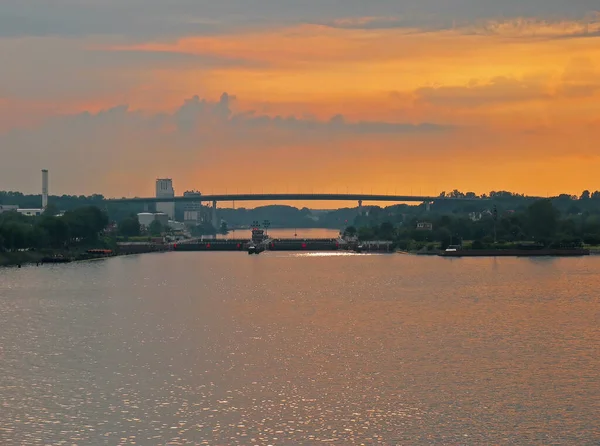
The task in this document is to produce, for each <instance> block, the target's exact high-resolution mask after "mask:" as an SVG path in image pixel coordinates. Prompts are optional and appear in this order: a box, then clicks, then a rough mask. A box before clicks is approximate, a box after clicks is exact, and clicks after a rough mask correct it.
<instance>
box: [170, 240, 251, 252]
mask: <svg viewBox="0 0 600 446" xmlns="http://www.w3.org/2000/svg"><path fill="white" fill-rule="evenodd" d="M247 245H248V240H239V241H238V240H232V241H230V240H227V241H219V240H216V241H210V242H202V243H180V244H176V245H174V246H173V250H174V251H244V250H245V249H246V247H247Z"/></svg>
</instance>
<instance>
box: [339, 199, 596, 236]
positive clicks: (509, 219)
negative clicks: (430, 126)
mask: <svg viewBox="0 0 600 446" xmlns="http://www.w3.org/2000/svg"><path fill="white" fill-rule="evenodd" d="M420 222H421V223H430V224H431V230H429V229H428V227H427V228H426V229H423V228H418V227H417V225H418V223H420ZM357 228H358V229H357ZM348 229H349V230H350V233H357V235H358V237H359V239H361V240H374V239H383V240H393V241H396V242H398V245H399V246H400V247H406V246H413V247H414V246H415V245H417V246H418V247H419V246H424V245H427V244H429V243H437V244H439V245H441V247H442V248H445V247H447V246H448V245H450V244H459V243H461V242H462V241H465V240H468V241H471V242H473V243H474V244H475V245H476V246H490V245H492V244H494V243H495V242H496V243H497V244H505V243H512V242H525V241H527V242H537V243H541V244H544V245H546V246H551V245H555V246H557V245H561V246H565V245H569V246H572V245H580V244H582V243H585V244H589V245H599V244H600V213H597V212H596V213H592V212H589V211H584V212H577V213H562V212H560V210H559V209H558V208H557V207H556V206H555V205H554V202H553V200H549V199H543V200H537V201H534V202H533V203H531V204H529V205H528V206H527V207H526V208H524V209H521V210H518V211H514V210H506V209H502V210H501V209H499V208H498V207H497V206H496V207H495V210H494V207H492V210H491V211H490V210H487V211H484V212H483V213H471V214H466V213H439V212H431V213H429V214H425V213H423V214H421V215H420V216H411V215H406V214H404V215H402V214H393V213H387V212H385V210H378V211H376V212H372V213H370V214H369V215H365V216H360V217H357V219H356V222H355V226H353V227H351V228H348ZM348 229H347V230H348Z"/></svg>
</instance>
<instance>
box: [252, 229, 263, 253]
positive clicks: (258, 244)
mask: <svg viewBox="0 0 600 446" xmlns="http://www.w3.org/2000/svg"><path fill="white" fill-rule="evenodd" d="M266 239H267V237H266V235H265V231H264V230H262V229H258V228H252V242H251V243H250V245H249V246H248V254H250V255H251V254H260V253H261V252H263V251H264V250H265V245H264V241H265V240H266Z"/></svg>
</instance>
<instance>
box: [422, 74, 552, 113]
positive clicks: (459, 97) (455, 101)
mask: <svg viewBox="0 0 600 446" xmlns="http://www.w3.org/2000/svg"><path fill="white" fill-rule="evenodd" d="M416 96H417V100H419V101H424V102H427V103H430V104H433V105H438V106H443V107H457V106H459V107H478V106H483V105H490V104H495V103H507V102H523V101H531V100H540V99H549V98H550V97H551V94H550V93H549V92H548V91H547V90H546V87H545V86H544V85H543V84H541V83H539V82H533V81H529V82H528V81H523V80H517V79H510V78H506V77H497V78H494V79H492V80H491V81H490V82H489V83H479V82H478V81H476V80H473V81H471V83H470V84H469V85H465V86H443V87H437V88H435V87H425V88H420V89H418V90H417V91H416Z"/></svg>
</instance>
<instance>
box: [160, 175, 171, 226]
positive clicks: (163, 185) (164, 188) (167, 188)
mask: <svg viewBox="0 0 600 446" xmlns="http://www.w3.org/2000/svg"><path fill="white" fill-rule="evenodd" d="M174 196H175V190H174V189H173V180H171V178H159V179H157V180H156V198H173V197H174ZM156 212H162V213H165V214H167V215H168V216H169V219H170V220H175V203H174V202H170V203H169V202H165V203H156Z"/></svg>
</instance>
